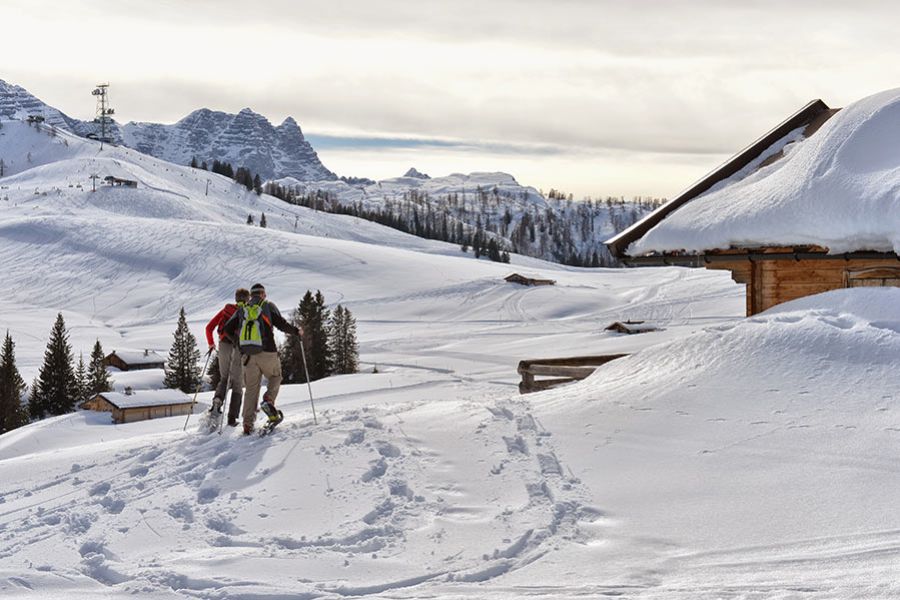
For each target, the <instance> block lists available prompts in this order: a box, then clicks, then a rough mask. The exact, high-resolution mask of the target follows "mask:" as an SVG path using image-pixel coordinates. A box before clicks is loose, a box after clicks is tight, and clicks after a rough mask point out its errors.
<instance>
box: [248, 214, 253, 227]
mask: <svg viewBox="0 0 900 600" xmlns="http://www.w3.org/2000/svg"><path fill="white" fill-rule="evenodd" d="M247 225H253V215H247Z"/></svg>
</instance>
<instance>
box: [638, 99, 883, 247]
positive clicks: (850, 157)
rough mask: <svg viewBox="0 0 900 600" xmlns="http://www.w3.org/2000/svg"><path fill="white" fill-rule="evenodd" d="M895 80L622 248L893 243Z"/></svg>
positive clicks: (691, 202)
mask: <svg viewBox="0 0 900 600" xmlns="http://www.w3.org/2000/svg"><path fill="white" fill-rule="evenodd" d="M898 140H900V89H895V90H889V91H885V92H881V93H879V94H876V95H874V96H870V97H868V98H864V99H862V100H860V101H858V102H855V103H853V104H851V105H849V106H847V107H846V108H844V109H843V110H841V111H840V112H837V113H836V114H835V115H834V116H833V117H831V118H830V119H828V121H827V122H825V124H824V125H822V127H821V128H820V129H818V131H816V132H815V134H814V135H811V136H810V137H802V136H798V137H796V138H795V139H788V140H787V143H786V144H785V145H784V146H783V147H782V148H781V149H780V150H781V151H782V152H783V155H784V156H783V157H782V158H780V159H779V160H775V161H774V162H771V164H766V163H765V162H761V163H759V168H757V169H755V170H753V169H744V170H741V171H738V172H737V173H735V174H733V175H732V176H730V177H729V178H727V179H725V180H723V181H721V182H720V183H719V184H718V185H716V186H714V187H713V188H712V189H710V190H708V191H706V192H705V193H703V194H701V195H698V196H697V197H695V198H693V199H690V201H689V202H686V203H684V204H683V205H682V206H681V207H679V208H677V210H673V211H671V213H670V214H668V215H667V216H665V218H663V219H662V220H661V221H660V222H659V223H658V224H656V226H655V227H653V228H652V229H650V230H649V231H647V232H646V233H644V234H643V236H642V237H640V238H639V239H637V240H634V241H632V243H631V244H630V246H628V248H627V250H625V253H626V254H627V255H630V256H640V255H644V254H647V253H651V252H653V253H663V252H687V253H700V252H703V251H707V250H715V249H728V248H755V247H763V246H779V247H783V246H820V247H824V248H827V249H828V251H829V252H830V253H833V254H836V253H844V252H856V251H875V252H898V251H900V143H898Z"/></svg>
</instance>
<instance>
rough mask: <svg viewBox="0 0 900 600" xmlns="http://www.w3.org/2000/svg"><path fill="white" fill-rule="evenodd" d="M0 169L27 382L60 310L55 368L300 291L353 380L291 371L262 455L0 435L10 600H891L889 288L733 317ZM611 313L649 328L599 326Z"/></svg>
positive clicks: (54, 423) (76, 420) (0, 143)
mask: <svg viewBox="0 0 900 600" xmlns="http://www.w3.org/2000/svg"><path fill="white" fill-rule="evenodd" d="M0 156H3V157H4V158H5V160H6V161H7V163H8V164H10V165H11V166H10V170H9V171H8V172H7V173H8V174H7V175H6V176H4V177H3V178H0V265H2V266H0V273H2V280H3V281H4V283H5V294H4V295H3V297H2V299H0V314H2V317H0V325H2V326H3V328H4V329H8V330H9V331H10V334H11V335H12V337H13V339H14V340H15V341H16V344H17V347H16V356H17V360H18V363H19V367H20V369H21V370H22V372H23V376H24V377H25V379H26V381H31V380H32V378H33V377H34V376H35V374H36V373H37V369H38V367H39V365H40V363H41V360H42V356H43V351H44V347H45V344H46V340H47V336H48V333H49V331H50V328H51V325H52V323H53V320H54V318H55V316H56V314H57V313H58V312H62V313H63V315H64V317H65V319H66V324H67V326H68V328H69V331H70V341H71V343H72V345H73V348H74V349H75V352H76V354H77V353H78V352H89V350H90V347H91V345H92V344H93V343H94V340H95V339H99V340H100V341H101V342H102V344H103V346H104V348H105V349H106V350H107V352H109V351H111V350H113V349H120V350H127V349H131V350H136V349H143V348H148V349H154V350H156V351H158V352H160V353H163V354H165V353H166V352H167V351H168V348H169V346H170V345H171V341H172V332H173V331H174V329H175V324H176V320H177V315H178V311H179V309H180V308H181V307H182V306H183V307H184V308H185V311H186V313H187V316H188V320H189V324H190V326H191V329H192V331H193V332H194V334H195V336H197V337H198V339H202V335H203V333H202V332H203V326H204V325H205V323H206V321H207V320H208V319H209V318H210V317H211V316H212V315H213V314H215V312H216V311H217V310H218V309H219V308H221V306H222V305H223V304H224V303H225V302H226V301H227V300H228V299H229V298H230V296H231V294H232V293H233V290H234V288H236V287H237V286H247V285H249V284H251V283H254V282H257V281H259V282H262V283H264V284H265V285H266V287H267V289H268V292H269V298H270V299H271V300H272V301H274V302H275V303H276V304H278V305H279V306H280V307H281V309H282V310H283V311H284V312H286V313H287V312H289V311H290V310H291V309H292V308H293V307H294V306H296V305H297V303H298V302H299V299H300V298H301V296H302V295H303V294H304V293H305V292H306V290H307V289H312V290H316V289H319V290H322V292H323V293H324V295H325V297H326V300H327V301H328V302H329V303H330V304H331V305H332V306H334V305H336V304H337V303H341V304H343V305H344V306H346V307H348V308H349V309H350V310H351V311H352V312H353V314H354V315H355V316H356V318H357V320H358V332H359V341H360V358H361V361H362V364H361V372H360V373H357V374H354V375H345V376H340V377H332V378H328V379H325V380H321V381H317V382H314V383H313V384H312V393H313V395H314V398H315V408H316V412H317V417H318V422H314V421H313V418H312V411H311V406H310V402H309V395H308V393H309V391H308V389H307V386H305V385H289V386H285V387H284V388H283V389H282V393H281V395H280V396H279V398H278V405H279V407H280V408H282V409H283V411H284V413H285V415H286V419H285V421H284V423H282V424H281V425H280V426H279V429H278V430H276V432H275V433H273V434H272V435H271V436H269V437H265V438H259V437H255V436H249V437H244V436H241V435H240V434H239V433H238V432H237V431H235V430H233V429H229V428H226V430H225V432H224V433H223V434H222V435H221V436H219V435H215V434H212V435H210V434H207V433H204V432H203V431H201V430H200V429H199V428H198V423H199V418H198V416H197V415H195V416H194V417H193V418H192V420H191V421H190V423H189V425H188V427H187V431H183V428H184V424H185V419H184V417H175V418H167V419H157V420H152V421H144V422H139V423H132V424H128V425H113V424H111V423H110V419H109V415H108V414H104V413H92V412H85V411H79V412H76V413H72V414H69V415H64V416H60V417H53V418H48V419H45V420H43V421H39V422H36V423H33V424H31V425H28V426H26V427H23V428H20V429H18V430H15V431H12V432H10V433H7V434H4V435H2V436H0V481H2V482H3V483H2V487H0V595H2V596H4V597H16V598H18V597H22V598H60V597H64V596H69V597H78V598H88V599H90V598H98V599H99V598H105V599H106V598H133V597H140V598H159V599H170V598H171V599H175V598H181V599H184V598H208V599H227V598H235V599H236V598H267V599H274V598H326V599H335V598H345V597H370V598H422V597H429V598H462V597H480V598H497V599H503V600H512V599H514V598H522V597H531V598H548V599H549V598H554V599H556V598H585V597H607V596H624V597H639V598H685V599H687V598H691V599H696V598H722V597H733V598H763V597H765V598H796V597H804V598H875V597H885V598H887V597H896V596H897V595H898V594H900V585H898V583H897V579H896V565H897V564H898V561H900V537H898V531H900V514H898V511H897V510H896V498H897V497H898V494H900V478H898V477H897V476H896V474H897V469H898V467H897V461H896V456H897V454H898V452H900V410H898V407H897V399H898V398H900V381H898V374H897V356H900V313H898V308H897V307H898V306H900V290H896V289H862V290H842V291H838V292H832V293H829V294H824V295H821V296H816V297H812V298H808V299H804V300H801V301H797V302H794V303H790V304H786V305H783V306H781V307H778V308H776V309H773V310H771V311H769V312H767V313H764V314H761V315H757V316H755V317H753V318H749V319H745V318H743V317H742V314H743V307H744V291H743V289H742V287H740V286H738V285H736V284H734V283H733V282H732V281H731V280H730V279H729V277H728V275H727V273H718V272H708V271H704V270H689V269H681V268H674V267H673V268H659V269H621V270H614V269H577V268H567V267H563V266H560V265H557V264H551V263H547V262H543V261H539V260H536V259H529V258H523V257H519V256H514V257H513V260H512V264H511V265H501V264H498V263H491V262H487V261H485V260H475V259H474V258H472V256H471V255H466V254H463V253H461V252H460V250H459V248H458V247H457V246H455V245H449V244H443V243H439V242H433V241H427V240H423V239H420V238H416V237H412V236H408V235H405V234H402V233H399V232H397V231H395V230H391V229H386V228H383V227H380V226H378V225H375V224H373V223H370V222H366V221H360V220H357V219H354V218H351V217H346V216H338V215H329V214H322V213H317V212H313V211H311V210H308V209H305V208H302V207H297V206H291V205H287V204H284V203H282V202H280V201H279V200H277V199H275V198H272V197H269V196H266V195H263V196H257V195H255V194H253V193H248V192H247V191H246V190H245V189H244V188H242V187H240V186H238V185H236V184H235V183H234V182H232V181H231V180H229V179H227V178H224V177H220V176H217V175H212V174H210V173H208V172H205V171H201V170H196V169H191V168H189V167H185V166H178V165H175V164H171V163H167V162H164V161H162V160H160V159H157V158H153V157H150V156H147V155H144V154H141V153H139V152H137V151H135V150H131V149H127V148H120V147H110V146H106V147H104V149H103V150H102V151H101V150H100V149H99V145H98V144H97V143H96V142H92V141H90V140H82V139H79V138H77V137H75V136H72V135H70V134H68V133H66V132H57V133H56V134H52V133H51V132H48V131H47V130H38V129H36V128H34V127H30V126H28V125H26V124H24V123H21V122H9V121H7V122H3V125H2V129H0ZM93 174H96V175H99V176H100V177H105V176H107V175H113V176H115V177H120V178H123V179H130V180H134V181H137V182H138V187H137V188H134V189H132V188H124V187H110V186H107V185H100V186H98V189H97V191H96V192H94V191H92V181H91V179H90V176H91V175H93ZM207 186H208V190H207ZM262 212H265V214H266V216H267V221H268V223H269V227H268V228H265V229H264V228H260V227H258V226H251V225H247V224H246V218H247V215H248V214H252V215H255V216H258V215H259V214H261V213H262ZM513 271H517V272H521V273H523V274H525V275H532V276H537V277H543V278H550V279H554V280H556V285H553V286H544V287H521V286H517V285H514V284H510V283H506V282H504V281H503V277H505V276H506V275H508V274H509V273H511V272H513ZM626 319H644V320H647V321H649V322H651V323H653V324H655V325H656V326H657V327H659V328H660V330H659V331H656V332H651V333H645V334H641V335H636V336H622V335H619V334H614V333H611V332H608V331H605V329H604V328H605V327H606V326H607V325H609V324H610V323H611V322H613V321H623V320H626ZM608 353H630V355H629V356H627V357H625V358H621V359H619V360H615V361H612V362H610V363H608V364H607V365H605V366H604V367H602V368H600V369H598V370H597V372H596V373H595V374H594V375H593V376H591V377H590V378H588V379H587V380H585V381H583V382H580V383H577V384H574V385H570V386H566V387H561V388H557V389H555V390H550V391H547V392H542V393H537V394H529V395H519V394H518V391H517V387H516V385H517V383H518V375H517V374H516V365H517V363H518V361H519V360H520V359H524V358H536V357H542V356H573V355H585V354H608ZM375 366H377V372H373V367H375ZM114 378H115V379H116V386H117V388H121V386H122V385H124V384H125V383H126V382H131V383H134V380H129V379H128V377H127V376H126V374H118V373H117V374H114ZM145 383H146V382H145ZM137 393H138V394H139V393H140V389H138V392H137ZM209 400H210V393H209V392H202V393H201V394H200V395H199V401H200V404H199V405H198V407H197V412H198V413H199V412H202V411H203V410H204V409H205V407H206V406H208V402H209Z"/></svg>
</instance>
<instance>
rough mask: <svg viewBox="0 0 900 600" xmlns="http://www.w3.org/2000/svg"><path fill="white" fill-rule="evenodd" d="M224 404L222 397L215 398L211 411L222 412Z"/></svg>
mask: <svg viewBox="0 0 900 600" xmlns="http://www.w3.org/2000/svg"><path fill="white" fill-rule="evenodd" d="M222 404H224V401H223V400H222V399H221V398H213V399H212V406H210V407H209V412H211V413H221V412H222Z"/></svg>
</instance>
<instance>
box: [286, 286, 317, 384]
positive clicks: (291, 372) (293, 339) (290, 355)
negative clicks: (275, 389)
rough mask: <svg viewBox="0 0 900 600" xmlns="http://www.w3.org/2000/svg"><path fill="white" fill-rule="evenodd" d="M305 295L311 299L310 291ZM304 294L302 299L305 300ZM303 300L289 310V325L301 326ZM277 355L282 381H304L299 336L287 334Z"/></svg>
mask: <svg viewBox="0 0 900 600" xmlns="http://www.w3.org/2000/svg"><path fill="white" fill-rule="evenodd" d="M306 296H309V298H310V300H311V299H312V293H310V292H306ZM306 296H304V297H303V300H304V301H305V300H306ZM303 306H304V304H303V301H301V302H300V306H299V307H298V308H295V309H294V310H293V311H292V312H291V319H290V322H291V325H293V326H294V327H302V326H303V321H302V319H301V318H300V314H301V311H302V310H303ZM278 357H279V359H280V360H281V376H282V377H283V379H282V381H283V382H284V383H304V382H306V375H305V373H304V371H303V355H302V354H301V348H300V338H298V337H297V336H295V335H289V336H287V337H286V338H285V340H284V343H283V344H282V345H281V348H279V349H278Z"/></svg>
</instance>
